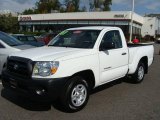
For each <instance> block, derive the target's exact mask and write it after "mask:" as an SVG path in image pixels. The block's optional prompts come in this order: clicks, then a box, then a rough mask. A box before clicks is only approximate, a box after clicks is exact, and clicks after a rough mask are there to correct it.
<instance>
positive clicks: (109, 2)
mask: <svg viewBox="0 0 160 120" xmlns="http://www.w3.org/2000/svg"><path fill="white" fill-rule="evenodd" d="M110 5H112V0H104V2H103V6H104V7H103V11H110V10H111V8H110Z"/></svg>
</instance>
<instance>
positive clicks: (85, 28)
mask: <svg viewBox="0 0 160 120" xmlns="http://www.w3.org/2000/svg"><path fill="white" fill-rule="evenodd" d="M77 29H78V30H103V29H119V27H110V26H86V27H77V28H69V29H67V30H77Z"/></svg>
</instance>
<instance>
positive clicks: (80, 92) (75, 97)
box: [71, 84, 87, 107]
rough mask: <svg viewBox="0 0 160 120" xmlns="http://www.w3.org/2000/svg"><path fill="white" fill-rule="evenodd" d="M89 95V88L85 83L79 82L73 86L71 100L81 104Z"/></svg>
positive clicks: (75, 103)
mask: <svg viewBox="0 0 160 120" xmlns="http://www.w3.org/2000/svg"><path fill="white" fill-rule="evenodd" d="M86 97H87V89H86V87H85V86H84V85H82V84H79V85H77V86H75V87H74V88H73V91H72V93H71V102H72V104H73V105H74V106H76V107H78V106H81V105H82V104H83V103H84V102H85V100H86Z"/></svg>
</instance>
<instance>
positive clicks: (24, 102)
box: [1, 89, 51, 111]
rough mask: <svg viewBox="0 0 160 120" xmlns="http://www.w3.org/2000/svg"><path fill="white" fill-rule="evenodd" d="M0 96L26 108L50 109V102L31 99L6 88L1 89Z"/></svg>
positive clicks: (34, 109)
mask: <svg viewBox="0 0 160 120" xmlns="http://www.w3.org/2000/svg"><path fill="white" fill-rule="evenodd" d="M1 96H2V97H3V98H5V99H7V100H8V101H10V102H12V103H14V104H16V105H18V106H20V107H22V108H24V109H26V110H30V111H48V110H50V109H51V104H48V103H42V102H37V101H31V100H30V99H29V98H25V97H22V96H20V95H18V94H16V93H15V92H13V91H11V90H8V89H2V91H1Z"/></svg>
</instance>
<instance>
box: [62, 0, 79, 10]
mask: <svg viewBox="0 0 160 120" xmlns="http://www.w3.org/2000/svg"><path fill="white" fill-rule="evenodd" d="M79 4H80V0H65V5H66V12H78V11H79Z"/></svg>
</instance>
